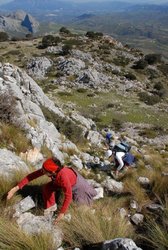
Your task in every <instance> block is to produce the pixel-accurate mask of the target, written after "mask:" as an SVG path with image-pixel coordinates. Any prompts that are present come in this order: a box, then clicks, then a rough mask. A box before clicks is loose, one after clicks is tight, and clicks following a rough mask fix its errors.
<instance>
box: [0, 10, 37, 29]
mask: <svg viewBox="0 0 168 250" xmlns="http://www.w3.org/2000/svg"><path fill="white" fill-rule="evenodd" d="M23 26H24V27H26V28H27V31H29V32H33V33H34V32H37V30H38V27H39V23H38V22H37V21H36V20H35V19H34V18H33V17H32V16H31V15H30V14H27V13H26V12H24V11H17V12H14V13H12V14H10V15H7V16H0V30H4V31H8V32H11V33H13V32H15V31H16V32H23V34H24V33H25V32H26V31H25V30H26V29H25V28H23Z"/></svg>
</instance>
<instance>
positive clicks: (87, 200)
mask: <svg viewBox="0 0 168 250" xmlns="http://www.w3.org/2000/svg"><path fill="white" fill-rule="evenodd" d="M43 175H47V176H48V177H49V178H50V179H51V180H50V182H48V183H47V184H45V185H43V188H42V194H43V200H44V207H45V210H44V215H50V213H51V212H54V211H55V210H56V203H55V192H57V190H58V189H60V188H61V189H62V190H63V193H64V201H63V204H62V207H61V209H60V211H59V213H58V216H57V219H56V220H55V224H56V223H57V222H58V221H59V220H61V219H62V218H63V216H64V214H65V212H66V211H67V209H68V207H69V205H70V203H71V201H72V199H73V200H74V201H75V202H76V203H77V204H79V205H81V204H85V205H91V203H92V201H93V197H94V196H96V195H97V192H96V190H95V189H94V188H93V187H92V186H91V185H90V184H89V183H88V182H87V181H86V180H85V179H84V178H83V177H82V176H81V175H80V174H79V173H78V172H77V171H76V170H74V169H73V168H69V167H67V166H63V165H62V164H61V162H60V161H59V160H58V159H56V158H55V157H53V158H49V159H47V160H46V161H45V162H44V163H43V165H42V168H40V169H39V170H36V171H34V172H32V173H30V174H28V175H27V176H26V177H25V178H23V179H22V180H21V181H20V182H19V183H18V184H17V185H16V186H15V187H13V188H12V189H11V190H10V191H9V192H8V194H7V200H9V199H11V198H12V196H13V195H14V194H15V193H16V192H17V191H18V190H19V189H22V188H23V187H24V186H25V185H26V184H28V183H29V182H30V181H32V180H34V179H36V178H39V177H40V176H43Z"/></svg>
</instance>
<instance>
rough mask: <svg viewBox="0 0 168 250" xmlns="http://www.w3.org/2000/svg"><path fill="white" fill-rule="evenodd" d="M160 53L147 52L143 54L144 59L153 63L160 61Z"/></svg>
mask: <svg viewBox="0 0 168 250" xmlns="http://www.w3.org/2000/svg"><path fill="white" fill-rule="evenodd" d="M161 58H162V55H161V54H148V55H146V56H145V61H146V62H147V63H148V64H155V63H158V62H161Z"/></svg>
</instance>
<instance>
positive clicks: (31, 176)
mask: <svg viewBox="0 0 168 250" xmlns="http://www.w3.org/2000/svg"><path fill="white" fill-rule="evenodd" d="M42 175H44V173H43V171H42V169H39V170H36V171H34V172H33V173H30V174H28V175H27V176H26V177H24V178H23V179H22V180H21V181H20V182H19V183H18V184H17V185H16V186H15V187H13V188H12V189H11V190H10V191H9V192H8V194H7V200H10V199H11V198H12V197H13V195H14V194H15V193H16V192H17V191H18V190H19V189H22V188H23V187H24V186H25V185H26V184H28V183H29V182H30V181H32V180H34V179H36V178H38V177H40V176H42Z"/></svg>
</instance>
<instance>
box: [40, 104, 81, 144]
mask: <svg viewBox="0 0 168 250" xmlns="http://www.w3.org/2000/svg"><path fill="white" fill-rule="evenodd" d="M41 109H42V111H43V114H44V116H45V118H46V120H47V121H49V122H52V123H53V124H54V125H55V127H56V128H57V129H58V131H59V132H60V133H62V134H64V135H65V136H66V137H67V138H68V139H69V140H71V141H73V142H74V143H80V142H82V141H83V140H84V137H83V130H82V128H81V127H80V126H77V125H76V124H75V123H74V122H73V121H72V120H69V119H68V118H66V117H60V116H58V115H57V114H55V113H54V112H52V111H50V110H48V109H47V108H45V107H41Z"/></svg>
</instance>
